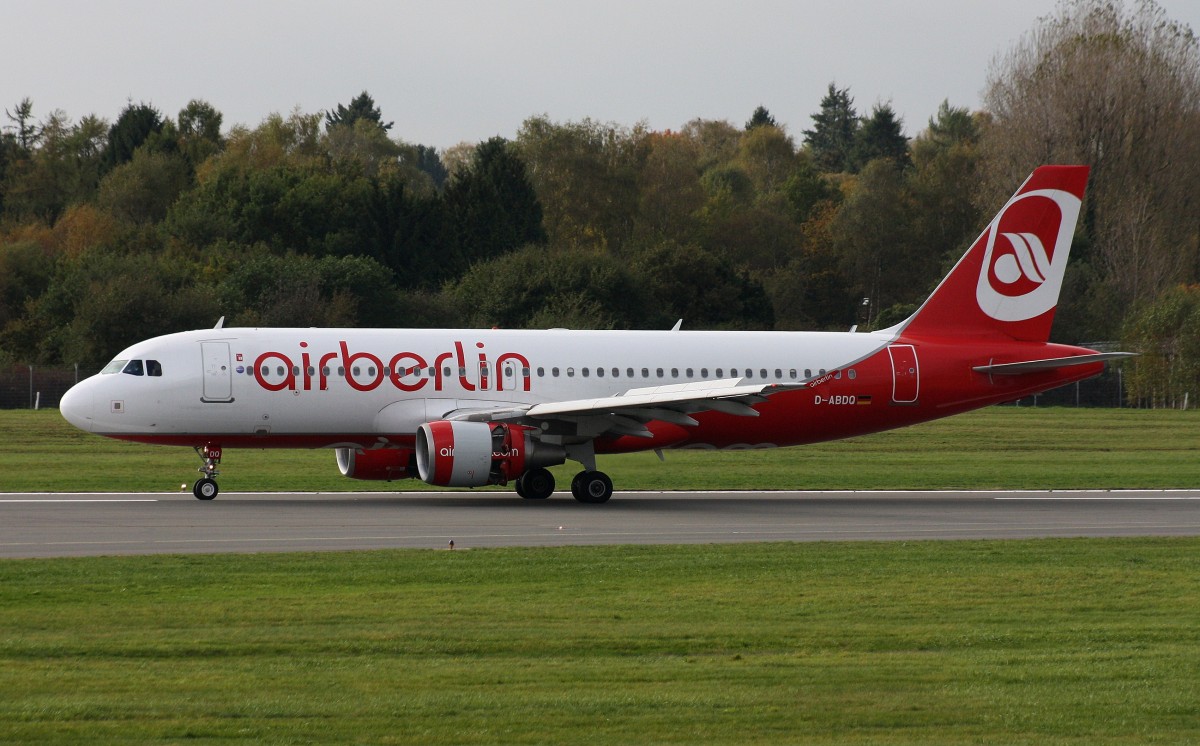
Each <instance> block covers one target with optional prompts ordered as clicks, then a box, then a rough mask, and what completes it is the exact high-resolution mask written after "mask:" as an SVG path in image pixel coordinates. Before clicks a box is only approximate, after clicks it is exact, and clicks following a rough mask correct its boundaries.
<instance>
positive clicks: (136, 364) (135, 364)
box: [121, 360, 142, 376]
mask: <svg viewBox="0 0 1200 746" xmlns="http://www.w3.org/2000/svg"><path fill="white" fill-rule="evenodd" d="M121 372H122V373H128V374H129V375H131V376H140V375H142V361H141V360H130V361H129V362H128V363H126V364H125V369H124V370H122V371H121Z"/></svg>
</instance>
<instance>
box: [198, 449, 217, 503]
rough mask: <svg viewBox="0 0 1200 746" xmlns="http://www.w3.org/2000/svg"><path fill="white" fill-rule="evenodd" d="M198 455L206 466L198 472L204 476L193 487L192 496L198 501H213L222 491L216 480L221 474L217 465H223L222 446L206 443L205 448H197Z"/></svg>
mask: <svg viewBox="0 0 1200 746" xmlns="http://www.w3.org/2000/svg"><path fill="white" fill-rule="evenodd" d="M196 455H197V456H199V457H200V458H201V459H202V460H203V461H204V465H203V466H201V467H200V468H199V469H197V470H196V471H198V472H200V473H201V474H203V475H204V476H202V477H200V478H199V479H197V480H196V483H195V484H193V485H192V494H193V495H195V496H196V498H197V499H198V500H211V499H213V498H214V497H216V496H217V493H218V492H220V491H221V490H220V488H219V487H217V480H216V476H217V475H218V474H220V473H221V472H220V471H218V470H217V465H218V464H220V463H221V446H219V445H217V444H215V443H205V444H204V447H203V448H201V447H200V446H196Z"/></svg>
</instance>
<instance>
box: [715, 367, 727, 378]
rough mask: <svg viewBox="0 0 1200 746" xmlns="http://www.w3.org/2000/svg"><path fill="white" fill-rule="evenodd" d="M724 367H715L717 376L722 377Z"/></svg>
mask: <svg viewBox="0 0 1200 746" xmlns="http://www.w3.org/2000/svg"><path fill="white" fill-rule="evenodd" d="M724 371H725V369H724V368H717V378H724Z"/></svg>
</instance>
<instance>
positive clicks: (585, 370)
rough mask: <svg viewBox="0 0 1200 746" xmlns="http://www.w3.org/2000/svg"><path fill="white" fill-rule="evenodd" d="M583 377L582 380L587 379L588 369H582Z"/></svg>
mask: <svg viewBox="0 0 1200 746" xmlns="http://www.w3.org/2000/svg"><path fill="white" fill-rule="evenodd" d="M583 377H584V378H587V377H588V369H587V368H584V369H583Z"/></svg>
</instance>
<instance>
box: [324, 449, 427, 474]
mask: <svg viewBox="0 0 1200 746" xmlns="http://www.w3.org/2000/svg"><path fill="white" fill-rule="evenodd" d="M412 456H413V452H412V451H410V450H408V449H407V448H405V449H401V448H378V449H374V450H370V451H362V450H358V449H357V448H338V449H337V465H338V470H339V471H340V472H342V476H345V477H350V478H351V479H386V480H388V481H389V482H390V481H392V480H393V479H409V478H411V477H412V476H414V474H413V470H412V469H411V468H410V466H409V465H410V464H411V463H412Z"/></svg>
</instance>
